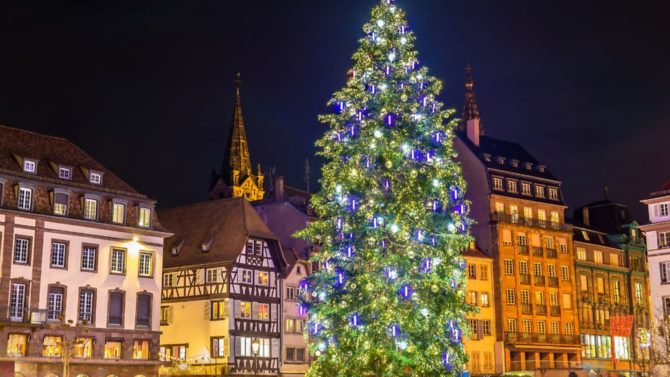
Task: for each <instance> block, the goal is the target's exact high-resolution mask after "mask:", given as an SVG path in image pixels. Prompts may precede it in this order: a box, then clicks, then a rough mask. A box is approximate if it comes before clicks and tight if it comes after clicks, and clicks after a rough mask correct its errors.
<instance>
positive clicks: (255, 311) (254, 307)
mask: <svg viewBox="0 0 670 377" xmlns="http://www.w3.org/2000/svg"><path fill="white" fill-rule="evenodd" d="M251 318H252V319H258V303H257V302H252V303H251Z"/></svg>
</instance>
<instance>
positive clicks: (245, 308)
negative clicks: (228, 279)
mask: <svg viewBox="0 0 670 377" xmlns="http://www.w3.org/2000/svg"><path fill="white" fill-rule="evenodd" d="M240 318H248V319H251V303H250V302H247V301H240Z"/></svg>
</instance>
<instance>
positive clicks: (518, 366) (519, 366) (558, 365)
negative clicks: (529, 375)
mask: <svg viewBox="0 0 670 377" xmlns="http://www.w3.org/2000/svg"><path fill="white" fill-rule="evenodd" d="M509 369H510V371H531V372H535V370H536V369H581V363H580V362H579V361H570V360H569V361H563V360H554V362H553V363H552V362H551V361H548V360H541V361H539V362H537V363H536V362H535V360H531V359H526V362H525V365H524V364H523V363H521V361H518V360H514V361H511V362H510V365H509Z"/></svg>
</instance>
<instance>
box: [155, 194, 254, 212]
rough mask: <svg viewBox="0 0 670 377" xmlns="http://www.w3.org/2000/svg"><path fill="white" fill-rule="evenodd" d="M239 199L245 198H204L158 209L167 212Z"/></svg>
mask: <svg viewBox="0 0 670 377" xmlns="http://www.w3.org/2000/svg"><path fill="white" fill-rule="evenodd" d="M239 199H243V198H239V197H230V198H220V199H214V200H204V201H201V202H195V203H187V204H180V205H177V206H175V207H170V208H163V209H160V210H158V212H167V211H173V210H178V209H182V208H188V207H196V206H201V205H206V204H208V203H214V202H217V203H218V202H232V201H235V200H239ZM243 200H244V199H243Z"/></svg>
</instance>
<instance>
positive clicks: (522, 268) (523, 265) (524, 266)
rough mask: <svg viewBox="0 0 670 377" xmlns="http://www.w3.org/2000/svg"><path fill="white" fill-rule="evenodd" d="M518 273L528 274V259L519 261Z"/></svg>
mask: <svg viewBox="0 0 670 377" xmlns="http://www.w3.org/2000/svg"><path fill="white" fill-rule="evenodd" d="M519 274H521V275H528V261H525V260H522V261H519Z"/></svg>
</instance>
